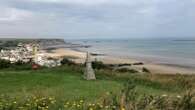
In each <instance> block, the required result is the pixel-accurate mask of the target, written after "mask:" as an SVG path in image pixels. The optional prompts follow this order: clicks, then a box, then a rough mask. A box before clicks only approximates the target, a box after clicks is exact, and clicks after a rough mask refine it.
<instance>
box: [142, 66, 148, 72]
mask: <svg viewBox="0 0 195 110" xmlns="http://www.w3.org/2000/svg"><path fill="white" fill-rule="evenodd" d="M142 72H144V73H150V70H148V69H147V68H145V67H143V68H142Z"/></svg>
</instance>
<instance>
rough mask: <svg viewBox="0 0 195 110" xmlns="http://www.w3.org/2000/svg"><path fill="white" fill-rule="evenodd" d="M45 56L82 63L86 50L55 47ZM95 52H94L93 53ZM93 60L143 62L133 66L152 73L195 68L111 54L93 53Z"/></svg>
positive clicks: (178, 71) (177, 72) (185, 71)
mask: <svg viewBox="0 0 195 110" xmlns="http://www.w3.org/2000/svg"><path fill="white" fill-rule="evenodd" d="M44 53H45V54H46V55H47V56H51V57H58V58H59V57H60V58H62V57H70V58H72V59H73V60H74V61H75V62H76V63H84V62H85V57H86V52H84V51H81V50H79V49H74V48H55V49H53V50H51V52H46V51H45V52H44ZM93 54H95V53H93ZM92 58H93V60H95V59H96V60H98V61H102V62H103V63H105V64H133V63H139V62H142V63H144V64H143V65H134V66H133V68H137V69H141V68H143V67H146V68H148V69H149V70H150V71H151V73H152V74H195V69H192V68H187V67H181V66H178V65H173V64H155V63H148V62H144V61H141V60H136V59H134V58H129V57H128V58H127V57H116V56H114V55H113V56H111V55H103V54H102V55H101V54H100V55H99V54H96V55H93V57H92Z"/></svg>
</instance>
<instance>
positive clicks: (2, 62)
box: [0, 59, 11, 69]
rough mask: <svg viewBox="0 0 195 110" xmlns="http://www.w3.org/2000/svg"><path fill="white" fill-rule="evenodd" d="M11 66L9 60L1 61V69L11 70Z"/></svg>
mask: <svg viewBox="0 0 195 110" xmlns="http://www.w3.org/2000/svg"><path fill="white" fill-rule="evenodd" d="M10 66H11V62H10V61H8V60H4V59H0V69H3V68H9V67H10Z"/></svg>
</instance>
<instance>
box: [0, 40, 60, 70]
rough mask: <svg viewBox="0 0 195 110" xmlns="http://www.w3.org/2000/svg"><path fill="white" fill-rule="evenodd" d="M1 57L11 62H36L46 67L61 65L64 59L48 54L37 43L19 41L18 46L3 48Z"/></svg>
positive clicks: (0, 53)
mask: <svg viewBox="0 0 195 110" xmlns="http://www.w3.org/2000/svg"><path fill="white" fill-rule="evenodd" d="M0 59H4V60H8V61H10V62H11V63H16V62H18V61H22V62H25V63H28V62H34V63H35V64H38V65H40V66H45V67H56V66H60V65H61V63H60V62H61V60H62V58H58V59H57V58H55V59H54V58H51V57H50V56H47V55H46V54H45V53H44V51H43V50H41V49H40V45H39V44H37V43H18V45H17V46H16V47H12V48H9V49H1V50H0Z"/></svg>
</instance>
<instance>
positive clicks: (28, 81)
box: [0, 66, 195, 100]
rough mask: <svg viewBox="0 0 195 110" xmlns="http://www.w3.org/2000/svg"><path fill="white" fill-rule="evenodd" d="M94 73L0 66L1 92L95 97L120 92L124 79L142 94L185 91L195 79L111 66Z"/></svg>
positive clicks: (74, 68) (69, 68)
mask: <svg viewBox="0 0 195 110" xmlns="http://www.w3.org/2000/svg"><path fill="white" fill-rule="evenodd" d="M96 75H97V79H98V80H96V81H86V80H83V78H82V67H79V66H63V67H58V68H52V69H47V68H46V69H41V70H17V71H16V70H12V69H5V70H0V94H7V95H9V96H13V97H25V96H32V95H36V96H54V97H56V98H59V99H77V98H78V99H79V98H84V99H87V100H94V99H98V98H100V97H103V96H104V95H105V94H107V93H108V92H113V93H120V90H121V88H122V87H123V84H124V82H126V81H127V80H132V82H134V84H135V85H136V90H137V92H139V93H141V94H150V95H155V94H156V95H162V94H171V95H177V94H182V93H184V92H185V90H186V89H188V86H190V85H193V84H194V79H195V78H194V77H192V76H180V75H176V76H169V75H168V76H166V75H135V74H130V73H118V72H114V71H110V70H100V71H96ZM182 84H183V85H182Z"/></svg>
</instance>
